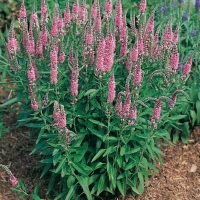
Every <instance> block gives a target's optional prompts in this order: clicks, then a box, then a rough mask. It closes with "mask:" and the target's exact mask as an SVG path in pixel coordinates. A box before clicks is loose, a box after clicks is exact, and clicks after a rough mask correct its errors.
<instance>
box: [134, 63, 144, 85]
mask: <svg viewBox="0 0 200 200" xmlns="http://www.w3.org/2000/svg"><path fill="white" fill-rule="evenodd" d="M133 82H134V85H139V84H140V83H141V82H142V70H141V67H140V64H139V63H138V64H137V65H136V66H135V70H134V81H133Z"/></svg>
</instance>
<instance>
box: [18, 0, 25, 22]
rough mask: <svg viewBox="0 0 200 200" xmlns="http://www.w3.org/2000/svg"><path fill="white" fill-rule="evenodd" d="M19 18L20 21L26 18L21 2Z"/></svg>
mask: <svg viewBox="0 0 200 200" xmlns="http://www.w3.org/2000/svg"><path fill="white" fill-rule="evenodd" d="M19 18H20V19H23V18H26V7H25V5H24V1H23V2H22V4H21V7H20V10H19Z"/></svg>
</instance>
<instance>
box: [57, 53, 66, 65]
mask: <svg viewBox="0 0 200 200" xmlns="http://www.w3.org/2000/svg"><path fill="white" fill-rule="evenodd" d="M64 61H65V53H64V52H63V51H62V52H60V53H59V56H58V62H59V63H64Z"/></svg>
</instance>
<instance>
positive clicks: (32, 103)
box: [31, 98, 39, 111]
mask: <svg viewBox="0 0 200 200" xmlns="http://www.w3.org/2000/svg"><path fill="white" fill-rule="evenodd" d="M31 107H32V109H33V110H34V111H37V110H38V108H39V105H38V102H37V101H36V100H35V98H33V99H32V98H31Z"/></svg>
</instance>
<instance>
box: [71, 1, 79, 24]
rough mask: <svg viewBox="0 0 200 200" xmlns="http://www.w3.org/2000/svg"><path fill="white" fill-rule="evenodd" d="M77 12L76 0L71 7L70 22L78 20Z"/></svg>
mask: <svg viewBox="0 0 200 200" xmlns="http://www.w3.org/2000/svg"><path fill="white" fill-rule="evenodd" d="M78 12H79V4H78V0H74V3H73V5H72V20H76V19H78Z"/></svg>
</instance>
